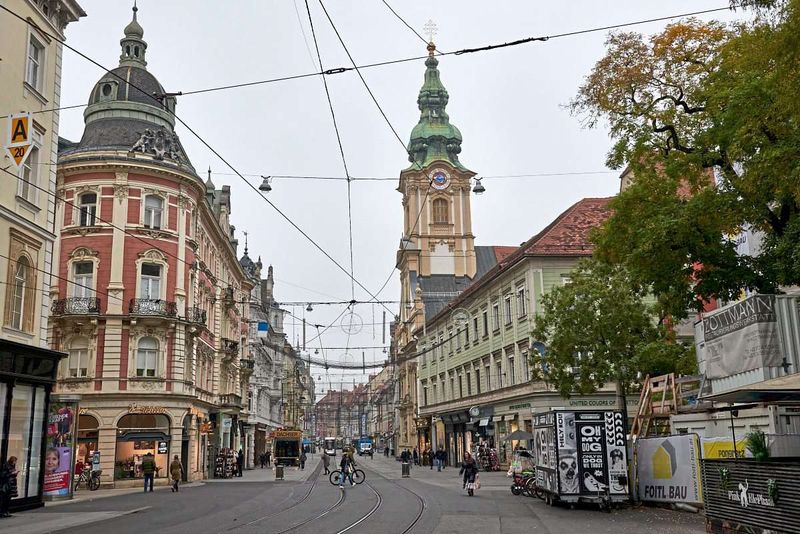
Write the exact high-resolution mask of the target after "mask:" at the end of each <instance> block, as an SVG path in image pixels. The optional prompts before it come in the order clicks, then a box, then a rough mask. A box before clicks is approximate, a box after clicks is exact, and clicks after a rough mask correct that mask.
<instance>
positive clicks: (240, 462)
mask: <svg viewBox="0 0 800 534" xmlns="http://www.w3.org/2000/svg"><path fill="white" fill-rule="evenodd" d="M243 469H244V452H243V451H242V449H239V454H237V455H236V476H237V477H240V476H242V470H243Z"/></svg>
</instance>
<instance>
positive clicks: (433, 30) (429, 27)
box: [422, 19, 439, 43]
mask: <svg viewBox="0 0 800 534" xmlns="http://www.w3.org/2000/svg"><path fill="white" fill-rule="evenodd" d="M422 31H423V32H425V33H426V34H428V42H431V43H432V42H433V36H434V35H436V34H437V33H438V31H439V28H438V27H437V26H436V23H435V22H433V21H432V20H430V19H428V22H426V23H425V26H423V27H422Z"/></svg>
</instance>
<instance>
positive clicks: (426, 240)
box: [397, 43, 477, 318]
mask: <svg viewBox="0 0 800 534" xmlns="http://www.w3.org/2000/svg"><path fill="white" fill-rule="evenodd" d="M435 49H436V48H435V46H434V44H433V43H429V44H428V58H427V59H426V61H425V66H426V70H425V81H424V83H423V85H422V89H420V92H419V97H418V98H417V105H418V106H419V110H420V118H419V123H417V125H416V126H415V127H414V129H413V130H412V132H411V140H410V142H409V144H408V152H409V161H410V162H411V165H410V166H409V167H408V168H406V169H405V170H403V171H402V172H401V173H400V185H399V187H398V191H400V193H402V195H403V239H402V241H401V242H400V249H399V250H398V252H397V267H398V268H399V269H400V272H401V285H402V292H403V293H402V295H401V297H402V298H401V300H402V301H408V302H413V301H414V300H415V298H416V297H417V287H418V286H419V287H420V288H421V290H422V299H423V300H425V301H428V302H429V301H430V299H429V298H428V297H430V296H432V295H426V287H425V286H428V285H429V283H430V282H432V281H433V280H436V281H437V283H435V284H433V285H436V287H437V289H438V291H436V293H442V292H443V291H442V290H444V292H447V293H453V296H454V295H455V294H458V292H460V290H462V289H463V288H464V287H465V286H466V284H468V283H469V281H471V280H472V279H474V277H475V275H476V273H477V267H476V257H475V236H474V235H473V234H472V216H471V212H470V179H471V178H472V177H473V176H475V173H474V172H472V171H470V170H469V169H467V168H466V167H465V166H464V165H462V164H461V162H460V161H459V159H458V155H459V153H460V152H461V139H462V138H461V132H460V131H459V130H458V128H456V127H455V126H454V125H453V124H451V123H450V117H449V116H448V115H447V112H446V111H445V108H446V106H447V102H448V99H449V95H448V93H447V89H445V87H444V85H442V81H441V79H440V77H439V69H438V68H437V67H438V65H439V61H438V60H437V59H436V58H435V57H434V51H435ZM447 300H450V298H446V299H445V300H444V302H442V303H441V304H442V305H443V304H444V303H446V301H447ZM430 304H433V305H432V306H431V305H428V303H426V312H428V314H429V315H430V312H435V311H438V309H440V308H441V306H437V305H436V304H434V303H430ZM437 308H438V309H437ZM404 314H405V310H401V318H403V315H404ZM429 318H430V317H429Z"/></svg>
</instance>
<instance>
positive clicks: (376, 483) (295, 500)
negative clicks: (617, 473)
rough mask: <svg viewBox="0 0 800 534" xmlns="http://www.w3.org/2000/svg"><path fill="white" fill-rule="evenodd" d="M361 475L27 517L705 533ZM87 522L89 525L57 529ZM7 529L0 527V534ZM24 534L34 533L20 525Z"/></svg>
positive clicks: (139, 498)
mask: <svg viewBox="0 0 800 534" xmlns="http://www.w3.org/2000/svg"><path fill="white" fill-rule="evenodd" d="M359 467H362V468H364V469H365V471H366V473H367V480H366V482H365V483H364V484H362V485H359V486H355V487H349V486H348V487H346V488H345V489H344V490H340V489H339V488H338V487H336V486H332V485H331V484H330V483H329V481H328V478H327V477H326V476H324V475H322V474H320V471H319V466H317V468H316V469H315V471H314V472H313V473H312V474H311V476H310V477H309V479H308V481H305V482H289V481H278V482H247V481H246V480H245V481H243V480H241V479H240V480H232V481H229V482H228V481H225V482H215V483H208V484H205V485H203V486H200V487H192V488H185V489H184V490H183V491H181V492H179V493H177V494H175V493H171V492H169V491H163V490H162V491H157V492H154V493H144V492H142V493H135V494H128V495H122V496H118V497H110V498H106V499H101V500H96V501H91V502H81V503H74V504H69V505H65V506H59V507H46V508H44V509H41V510H38V511H35V512H28V513H25V516H26V518H28V519H29V520H28V521H25V523H27V524H28V526H29V527H34V525H35V524H36V523H37V522H39V523H42V522H43V521H45V522H46V524H47V525H49V526H47V527H46V529H43V530H40V531H41V532H55V531H58V532H62V533H68V534H73V533H74V534H78V533H80V534H93V533H98V534H99V533H103V534H106V533H113V534H128V533H130V534H141V533H142V532H154V533H164V534H183V533H185V534H228V533H231V534H250V533H256V532H258V533H268V534H283V533H286V532H292V533H299V534H312V533H313V534H328V533H332V534H343V533H344V532H350V533H369V534H376V533H406V532H408V533H418V534H421V533H434V534H444V533H450V532H453V533H458V534H463V533H465V532H483V533H495V532H499V533H507V534H515V533H520V534H522V533H530V532H532V531H533V532H542V533H552V534H556V533H564V534H567V533H569V534H573V533H580V532H589V533H592V534H603V533H609V534H626V533H637V534H639V533H644V532H658V533H672V532H674V533H679V532H680V533H682V534H683V533H693V532H696V533H698V534H699V533H703V532H705V528H704V525H703V519H702V517H701V516H699V515H696V514H686V513H680V512H673V511H670V510H662V509H653V508H644V507H640V508H625V509H621V510H615V511H613V512H611V513H602V512H599V511H598V510H597V509H596V508H593V507H589V506H587V507H582V508H577V509H570V508H568V507H548V506H546V505H545V504H544V502H543V501H540V500H538V499H531V498H529V497H524V496H520V497H515V496H513V495H512V494H511V492H510V491H509V489H508V487H509V479H507V478H505V477H504V476H503V475H502V474H500V473H489V474H485V475H483V476H482V480H485V482H484V483H483V487H482V488H481V490H479V491H478V492H477V493H476V495H475V496H474V497H468V496H467V495H466V493H465V492H463V490H461V484H460V479H459V477H458V475H457V471H456V470H454V469H447V470H445V471H444V472H442V473H437V472H436V471H435V470H433V471H431V470H429V469H427V468H415V469H414V470H413V471H412V477H411V478H400V477H399V472H400V466H399V464H398V463H397V462H394V461H393V460H389V459H384V458H382V457H378V456H376V457H375V458H374V459H372V460H369V459H364V460H362V461H360V465H359ZM48 514H52V515H49V516H48ZM62 518H63V522H62V521H61V519H62ZM48 520H49V521H48ZM68 520H71V521H72V522H71V523H70V521H68ZM82 520H85V521H86V522H87V523H86V524H82V525H80V526H74V527H71V528H66V529H58V530H57V527H56V528H54V527H53V525H54V524H55V525H58V524H59V523H61V524H62V525H66V524H67V523H70V524H76V523H78V522H84V521H82ZM88 521H92V522H88ZM4 526H6V525H4V524H3V523H2V522H0V530H4V528H3V527H4ZM19 532H21V533H22V532H25V533H27V532H36V530H35V529H32V530H29V529H26V528H25V527H23V528H21V529H20V530H19Z"/></svg>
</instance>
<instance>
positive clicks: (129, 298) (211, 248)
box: [50, 7, 253, 487]
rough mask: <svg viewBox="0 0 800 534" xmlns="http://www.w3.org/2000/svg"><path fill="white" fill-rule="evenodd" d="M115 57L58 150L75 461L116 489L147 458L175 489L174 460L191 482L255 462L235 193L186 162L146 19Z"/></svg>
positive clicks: (62, 326) (55, 313)
mask: <svg viewBox="0 0 800 534" xmlns="http://www.w3.org/2000/svg"><path fill="white" fill-rule="evenodd" d="M120 52H121V53H120V62H119V66H118V67H117V68H115V69H113V70H112V71H110V72H109V73H106V74H105V75H103V76H102V77H101V78H100V80H99V81H98V82H97V83H96V84H95V85H94V87H92V88H91V89H90V91H89V105H88V107H87V108H86V110H85V112H84V119H85V129H84V132H83V136H82V138H81V139H80V141H78V142H74V143H73V142H69V141H67V140H61V142H60V144H59V153H58V177H57V179H58V183H57V195H58V202H57V205H56V209H55V220H56V232H57V235H58V238H59V239H58V241H57V243H56V246H55V250H54V257H55V258H56V261H55V262H54V263H55V264H56V265H57V266H58V278H56V279H54V280H53V283H52V285H51V287H50V298H51V300H52V318H51V322H50V343H51V346H52V348H54V349H57V350H60V351H63V352H65V353H67V354H68V356H67V357H66V358H65V359H64V360H63V361H62V363H61V365H60V367H59V380H58V390H59V391H60V392H62V393H69V394H73V395H79V396H80V416H79V422H78V451H77V457H78V459H83V460H85V461H86V460H89V459H90V458H91V457H92V455H93V454H94V453H95V452H99V453H100V466H101V467H102V469H103V473H102V482H103V483H104V484H105V485H114V486H117V487H119V486H125V485H133V484H137V483H138V482H137V479H139V478H140V477H141V476H142V473H141V470H140V465H141V460H142V457H143V456H144V455H145V454H147V453H152V454H154V455H155V459H156V463H157V465H158V466H159V467H160V470H159V474H158V477H159V478H160V479H162V480H163V481H164V482H166V477H167V476H168V469H167V466H168V464H169V461H170V460H171V458H172V456H173V455H178V456H179V457H180V458H181V461H182V462H183V465H184V471H185V473H186V474H187V478H189V479H201V478H205V477H208V476H218V475H220V474H222V475H224V474H225V462H226V461H227V460H226V458H224V456H225V455H226V454H228V455H229V454H230V450H237V451H238V449H239V448H241V447H243V446H246V442H245V441H244V440H242V425H241V422H240V414H241V411H242V408H243V405H242V403H243V400H242V399H243V396H246V391H247V389H246V387H247V382H248V378H249V373H250V372H252V368H251V367H249V366H247V365H246V364H243V363H242V360H246V357H245V355H244V353H243V350H244V347H245V345H246V340H247V333H248V329H249V324H248V315H249V306H248V304H247V301H248V297H249V295H250V291H251V289H252V285H253V284H252V282H251V281H250V280H249V279H248V276H247V273H245V271H244V270H243V268H242V266H241V265H240V263H239V261H238V259H237V255H236V248H237V241H236V239H235V237H234V230H235V229H234V227H233V226H231V225H230V220H229V218H230V213H231V209H232V204H231V195H230V188H229V187H228V186H223V187H222V188H221V189H217V188H216V187H215V186H214V184H213V182H212V181H211V178H210V173H209V178H208V180H207V181H204V180H203V179H202V178H201V177H200V176H198V174H197V173H196V172H195V169H194V167H193V166H192V164H191V162H190V161H189V158H188V156H187V155H186V153H185V151H184V149H183V146H182V145H181V142H180V139H179V138H178V135H177V134H176V132H175V117H174V111H175V105H176V102H175V97H174V96H170V95H169V94H167V93H166V92H165V90H164V88H163V87H162V86H161V84H160V83H159V82H158V80H157V79H156V77H155V76H154V75H153V74H152V73H150V72H149V71H148V70H147V61H146V55H147V53H148V52H149V51H148V45H147V43H146V42H145V40H144V30H143V28H142V26H141V25H140V23H139V21H138V20H137V9H136V7H134V12H133V20H132V21H131V22H130V23H129V24H128V26H127V27H126V28H125V30H124V37H123V38H122V40H121V41H120ZM221 457H222V458H221ZM220 459H222V465H221V464H220ZM220 467H222V470H221V471H220Z"/></svg>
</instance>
